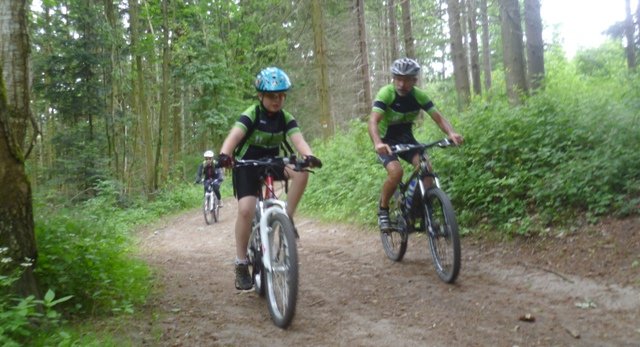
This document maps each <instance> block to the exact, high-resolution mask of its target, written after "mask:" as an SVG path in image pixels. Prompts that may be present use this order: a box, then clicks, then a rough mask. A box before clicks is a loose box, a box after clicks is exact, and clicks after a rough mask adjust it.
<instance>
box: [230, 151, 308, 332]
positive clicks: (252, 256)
mask: <svg viewBox="0 0 640 347" xmlns="http://www.w3.org/2000/svg"><path fill="white" fill-rule="evenodd" d="M289 164H292V165H293V169H294V170H296V171H309V170H308V169H306V168H307V167H309V163H308V162H307V161H305V160H302V159H296V158H295V157H294V156H292V157H274V158H265V159H259V160H236V164H235V166H236V167H239V166H256V167H258V168H260V171H261V173H260V194H259V195H258V200H257V201H256V213H255V217H254V218H253V221H252V225H251V235H250V237H249V244H248V246H247V257H248V259H249V268H250V273H251V277H252V279H253V282H254V290H255V291H256V293H258V295H259V296H261V297H264V296H265V295H266V298H267V306H268V307H269V313H270V315H271V320H272V321H273V322H274V323H275V325H276V326H278V327H280V328H282V329H286V328H287V327H288V326H289V325H290V324H291V321H292V320H293V316H294V314H295V311H296V302H297V298H298V251H297V246H296V238H297V231H296V230H295V227H294V225H293V222H292V221H291V219H290V218H289V216H288V215H287V210H286V203H285V202H284V201H282V200H280V199H278V196H277V195H276V190H275V187H274V181H275V180H276V179H275V177H276V172H278V171H280V170H282V168H284V167H285V166H287V165H289ZM285 189H286V181H285Z"/></svg>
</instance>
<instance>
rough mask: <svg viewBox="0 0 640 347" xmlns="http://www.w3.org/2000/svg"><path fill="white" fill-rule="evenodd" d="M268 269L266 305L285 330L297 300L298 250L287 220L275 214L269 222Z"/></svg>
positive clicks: (272, 318) (282, 215) (289, 322)
mask: <svg viewBox="0 0 640 347" xmlns="http://www.w3.org/2000/svg"><path fill="white" fill-rule="evenodd" d="M269 228H270V232H269V242H268V245H269V251H270V252H269V253H270V256H271V271H267V273H266V277H267V288H266V289H267V304H268V306H269V313H270V314H271V320H273V322H274V323H275V325H276V326H278V327H280V328H282V329H286V328H287V327H288V326H289V324H291V321H292V320H293V316H294V315H295V312H296V302H297V299H298V251H297V247H296V239H295V235H294V231H293V224H291V220H290V219H289V217H287V216H286V215H285V214H283V213H276V214H274V215H272V216H271V218H270V221H269Z"/></svg>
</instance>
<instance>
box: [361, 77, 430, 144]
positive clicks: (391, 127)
mask: <svg viewBox="0 0 640 347" xmlns="http://www.w3.org/2000/svg"><path fill="white" fill-rule="evenodd" d="M420 110H424V111H425V112H427V113H428V114H431V113H432V112H433V111H435V110H436V107H435V105H434V104H433V102H432V101H431V99H429V97H428V96H427V93H426V92H425V91H424V90H422V89H420V88H417V87H413V89H412V90H411V92H410V93H409V94H407V95H405V96H400V95H398V93H396V90H395V87H394V85H393V84H389V85H386V86H384V87H382V88H381V89H380V91H378V94H377V95H376V99H375V101H374V103H373V112H378V113H380V114H382V120H381V121H380V123H379V124H378V133H379V134H380V137H381V139H382V141H383V142H385V143H392V144H395V143H414V142H415V139H414V137H413V129H412V128H413V123H414V122H415V120H416V118H418V115H419V114H420Z"/></svg>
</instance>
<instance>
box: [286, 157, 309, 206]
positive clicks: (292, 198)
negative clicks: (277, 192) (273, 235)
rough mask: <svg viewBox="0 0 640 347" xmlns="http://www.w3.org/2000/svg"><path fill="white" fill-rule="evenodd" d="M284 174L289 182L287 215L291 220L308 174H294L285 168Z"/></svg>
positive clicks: (294, 172)
mask: <svg viewBox="0 0 640 347" xmlns="http://www.w3.org/2000/svg"><path fill="white" fill-rule="evenodd" d="M285 172H286V174H287V176H288V177H289V179H290V181H291V184H290V185H289V191H288V193H287V214H288V215H289V217H290V218H293V214H294V213H295V212H296V208H297V207H298V203H299V202H300V199H302V194H303V193H304V189H305V188H306V187H307V182H308V181H309V173H308V172H304V171H303V172H296V171H293V170H292V169H291V168H286V169H285Z"/></svg>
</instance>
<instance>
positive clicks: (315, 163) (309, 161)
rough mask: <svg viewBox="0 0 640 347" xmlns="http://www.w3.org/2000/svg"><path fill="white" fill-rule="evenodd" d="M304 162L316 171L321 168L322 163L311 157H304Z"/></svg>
mask: <svg viewBox="0 0 640 347" xmlns="http://www.w3.org/2000/svg"><path fill="white" fill-rule="evenodd" d="M304 160H305V161H306V162H307V164H308V165H309V167H311V168H314V167H317V168H318V169H320V168H322V161H321V160H320V159H318V158H316V157H314V156H312V155H307V156H305V158H304Z"/></svg>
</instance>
